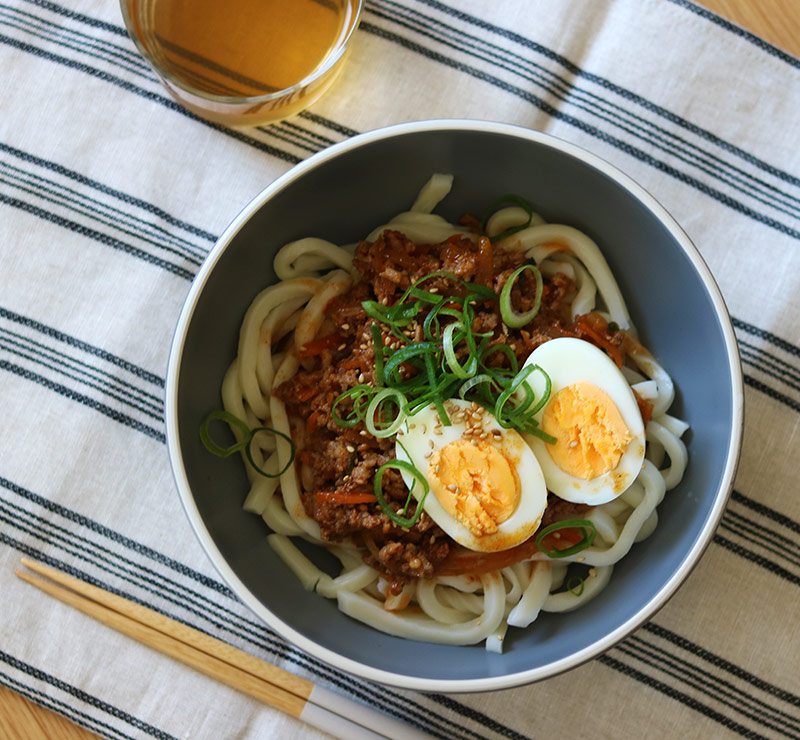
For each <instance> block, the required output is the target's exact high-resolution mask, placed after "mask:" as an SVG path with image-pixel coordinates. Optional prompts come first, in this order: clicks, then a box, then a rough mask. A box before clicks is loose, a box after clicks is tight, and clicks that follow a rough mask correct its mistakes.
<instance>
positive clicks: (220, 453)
mask: <svg viewBox="0 0 800 740" xmlns="http://www.w3.org/2000/svg"><path fill="white" fill-rule="evenodd" d="M217 420H219V421H224V422H227V423H228V424H230V425H231V426H232V427H234V428H235V429H237V430H238V431H239V433H240V434H241V435H242V439H240V440H239V441H238V442H237V443H236V444H233V445H231V446H230V447H220V446H219V445H218V444H217V443H216V442H214V440H213V439H211V435H210V434H209V432H208V427H209V425H210V424H211V422H212V421H217ZM259 432H269V433H270V434H274V435H276V436H278V437H282V438H283V439H285V440H286V441H287V442H288V443H289V446H290V448H291V454H290V455H289V462H287V463H286V465H284V466H283V467H282V468H281V469H280V471H279V472H277V473H274V474H273V473H267V472H266V471H264V470H262V469H261V468H260V467H259V466H258V465H256V463H255V460H254V459H253V451H252V449H251V448H252V445H253V439H254V438H255V436H256V435H257V434H259ZM200 441H201V442H202V443H203V445H204V446H205V448H206V449H207V450H208V451H209V452H211V453H212V454H214V455H216V456H217V457H228V456H230V455H232V454H233V453H234V452H238V451H239V450H244V454H245V455H246V456H247V461H248V462H249V463H250V465H252V467H253V470H255V471H256V472H257V473H260V474H261V475H263V476H264V477H265V478H279V477H280V476H281V475H283V474H284V473H285V472H286V471H287V470H288V469H289V466H290V465H291V464H292V463H293V462H294V456H295V451H296V448H295V446H294V442H292V440H291V438H290V437H288V436H287V435H285V434H284V433H283V432H279V431H278V430H277V429H273V428H272V427H256V428H255V429H250V427H248V426H247V424H246V423H245V422H244V421H242V420H241V419H240V418H239V417H238V416H234V415H233V414H231V413H229V412H227V411H212V412H211V413H210V414H209V415H208V416H206V418H205V419H204V420H203V423H202V424H201V425H200Z"/></svg>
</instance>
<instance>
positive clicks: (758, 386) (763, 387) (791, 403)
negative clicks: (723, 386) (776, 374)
mask: <svg viewBox="0 0 800 740" xmlns="http://www.w3.org/2000/svg"><path fill="white" fill-rule="evenodd" d="M744 384H745V385H747V386H749V387H750V388H753V389H754V390H757V391H760V392H761V393H763V394H764V395H766V396H769V397H770V398H771V399H772V400H773V401H778V402H779V403H782V404H783V405H784V406H788V407H789V408H790V409H792V410H793V411H800V402H798V401H796V400H794V399H793V398H789V396H787V395H786V394H785V393H781V392H780V391H776V390H775V389H774V388H771V387H770V386H768V385H767V384H766V383H764V382H762V381H760V380H756V379H755V378H753V377H751V376H750V375H745V376H744Z"/></svg>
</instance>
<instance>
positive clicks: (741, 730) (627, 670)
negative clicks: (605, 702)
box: [597, 651, 771, 740]
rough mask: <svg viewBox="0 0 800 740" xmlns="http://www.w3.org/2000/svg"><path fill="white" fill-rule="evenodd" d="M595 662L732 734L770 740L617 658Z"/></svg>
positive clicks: (603, 657) (601, 657) (606, 658)
mask: <svg viewBox="0 0 800 740" xmlns="http://www.w3.org/2000/svg"><path fill="white" fill-rule="evenodd" d="M623 652H624V651H623ZM597 660H598V661H599V662H600V663H602V664H603V665H605V666H608V667H609V668H613V669H614V670H615V671H618V672H619V673H622V674H623V675H624V676H627V677H628V678H633V679H635V680H636V681H638V682H639V683H642V684H644V685H645V686H648V687H649V688H651V689H654V690H655V691H658V692H660V693H662V694H664V695H665V696H667V697H669V698H670V699H675V700H676V701H678V702H680V703H681V704H683V705H684V706H687V707H689V708H690V709H693V710H695V711H696V712H698V713H700V714H702V715H703V716H705V717H707V718H708V719H712V720H714V721H715V722H718V723H719V724H720V725H722V726H723V727H725V728H727V729H728V730H731V731H732V732H735V733H737V734H738V735H741V736H742V737H746V738H748V739H749V740H771V739H770V738H769V737H767V736H766V735H761V734H760V733H757V732H754V731H753V730H751V729H750V728H748V727H745V726H744V725H742V724H740V723H738V722H735V721H734V720H732V719H730V718H729V717H726V716H725V715H724V714H722V713H720V712H719V711H717V710H715V709H712V708H711V707H709V706H707V705H705V704H703V703H702V702H700V701H699V700H697V699H696V698H694V697H693V696H689V695H688V694H687V693H685V692H683V691H679V690H678V689H676V688H674V687H672V686H670V685H669V684H667V683H664V682H663V681H659V680H657V679H654V678H652V677H651V676H648V675H647V674H646V673H643V672H642V671H641V670H637V669H635V668H632V667H631V666H629V665H627V664H625V663H623V662H622V661H621V660H620V659H619V658H616V657H612V656H610V655H609V654H605V655H601V656H600V657H599V658H597Z"/></svg>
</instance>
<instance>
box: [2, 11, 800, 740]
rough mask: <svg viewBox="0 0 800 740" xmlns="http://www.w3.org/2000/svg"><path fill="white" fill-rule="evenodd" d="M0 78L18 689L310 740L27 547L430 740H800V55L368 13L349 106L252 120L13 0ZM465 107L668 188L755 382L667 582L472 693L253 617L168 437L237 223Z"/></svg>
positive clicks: (643, 22) (566, 19)
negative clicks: (168, 381)
mask: <svg viewBox="0 0 800 740" xmlns="http://www.w3.org/2000/svg"><path fill="white" fill-rule="evenodd" d="M0 69H1V70H2V78H1V81H0V101H2V107H1V108H0V412H1V413H2V416H0V419H2V422H1V423H0V566H1V567H0V683H1V684H3V685H5V686H8V687H11V688H13V689H15V690H17V691H19V692H20V693H22V694H23V695H25V696H28V697H30V698H32V699H33V700H34V701H36V702H39V703H41V704H43V705H45V706H48V707H51V708H53V709H55V710H56V711H59V712H62V713H63V714H65V715H66V716H68V717H70V718H71V719H73V720H74V721H76V722H78V723H79V724H81V725H84V726H85V727H87V728H90V729H91V730H93V731H94V732H96V733H98V734H100V735H102V736H105V737H108V738H133V737H136V738H139V737H156V738H189V737H191V738H231V737H236V738H272V737H274V738H292V737H304V738H305V737H307V738H314V737H321V735H320V733H318V732H317V731H315V730H311V729H309V728H308V727H305V726H303V725H301V724H300V723H298V722H295V721H294V720H291V719H288V718H286V717H284V716H283V715H280V714H278V713H277V712H274V711H272V710H270V709H268V708H265V707H263V706H261V705H259V704H258V703H256V702H255V701H250V700H248V699H246V698H244V697H242V696H241V695H238V694H236V693H235V692H233V691H231V690H228V689H227V688H224V687H222V686H220V685H218V684H215V683H213V682H212V681H210V680H207V679H205V678H203V677H201V676H200V675H199V674H196V673H194V672H192V671H191V670H189V669H185V668H183V667H181V666H180V665H178V664H177V663H175V662H173V661H171V660H169V659H167V658H163V657H161V656H159V655H156V654H154V653H153V652H151V651H149V650H148V649H146V648H143V647H140V646H139V645H137V644H135V643H133V642H132V641H130V640H128V639H126V638H123V637H119V636H117V635H116V634H114V633H112V632H110V631H109V630H106V629H105V628H103V627H100V626H96V625H95V624H94V623H92V622H91V621H90V620H88V619H87V618H85V617H83V616H82V615H80V614H78V613H77V612H73V611H72V610H70V609H69V608H67V607H62V606H60V605H58V604H55V603H52V602H51V601H50V600H48V599H47V597H44V596H42V595H40V594H39V593H37V592H35V591H33V590H32V589H30V588H29V587H27V586H25V585H23V584H22V583H20V582H18V581H17V580H16V579H15V578H14V576H13V569H14V566H15V564H16V563H17V561H18V559H19V557H20V556H21V555H23V554H28V555H32V556H33V557H36V558H39V559H42V560H44V561H46V562H49V563H52V564H56V565H57V566H59V567H61V568H63V569H65V570H68V571H73V572H79V573H80V574H82V575H83V576H84V577H87V578H91V579H96V580H97V581H99V582H101V583H103V584H106V585H108V586H110V587H111V588H114V589H118V590H119V591H121V592H123V593H125V594H128V595H130V596H132V597H134V598H136V599H139V600H140V601H142V602H145V603H147V604H151V605H153V606H155V607H156V608H158V609H161V610H163V611H164V612H166V613H168V614H171V615H174V616H176V617H177V618H179V619H181V620H184V621H186V622H189V623H191V624H193V625H196V626H197V627H199V628H200V629H202V630H205V631H208V632H210V633H212V634H215V635H217V636H219V637H221V638H222V639H224V640H228V641H230V642H231V643H234V644H236V645H238V646H240V647H243V648H244V649H246V650H248V651H250V652H252V653H254V654H256V655H258V656H261V657H263V658H266V659H268V660H272V661H275V662H277V663H280V664H281V665H283V666H285V667H287V668H288V669H290V670H292V671H295V672H297V673H299V674H302V675H305V676H310V677H311V678H313V679H314V680H315V681H317V682H319V683H321V684H323V685H326V686H328V687H330V688H332V689H334V690H336V691H340V692H342V693H344V694H347V695H349V696H351V697H353V698H354V699H356V700H359V701H364V702H367V703H370V704H374V705H376V706H378V707H380V708H382V709H384V710H385V711H386V712H387V713H389V714H391V715H395V716H399V717H402V718H404V719H406V720H407V721H408V722H410V723H412V724H414V725H415V726H417V727H418V728H421V729H424V730H427V731H428V732H429V733H430V735H431V736H432V737H437V738H458V739H461V740H497V739H499V738H512V739H520V738H563V737H581V736H590V737H594V738H619V737H626V738H627V737H631V738H632V737H643V736H647V737H681V738H709V737H714V738H727V737H734V736H737V735H740V736H743V737H748V738H764V737H766V738H784V737H786V738H799V737H800V622H799V621H798V618H799V617H800V544H798V543H799V542H800V484H799V483H798V476H799V475H800V464H798V453H797V450H798V448H799V447H800V433H799V431H800V426H799V422H800V123H799V119H800V63H798V60H797V59H794V58H791V57H789V56H787V55H785V54H783V53H781V52H780V51H778V50H776V49H775V48H772V47H770V46H769V45H767V44H765V43H763V42H761V41H760V40H758V39H756V38H754V37H752V36H750V35H749V34H747V33H745V32H743V31H741V30H740V29H738V28H736V27H733V26H731V25H730V24H728V23H726V22H725V21H723V20H721V19H720V18H718V17H716V16H714V15H712V14H710V13H708V12H706V11H704V10H702V9H701V8H699V7H698V6H696V5H694V4H693V3H691V2H688V1H687V0H504V2H498V3H488V2H485V1H484V0H448V1H447V2H439V1H438V0H368V1H367V3H366V10H365V13H364V16H363V23H362V25H361V28H360V30H359V31H358V34H357V38H356V42H355V46H354V48H353V54H352V56H351V59H350V63H349V66H348V67H347V69H346V70H345V72H344V75H343V77H342V79H341V81H340V83H339V84H338V87H337V88H336V89H335V91H334V92H332V93H331V94H330V95H329V96H328V97H326V98H325V99H323V100H322V101H321V102H320V103H318V104H317V105H315V106H314V107H313V108H312V109H311V110H310V111H309V112H307V113H305V114H303V115H301V116H299V117H298V118H296V119H294V120H292V121H288V122H285V123H281V124H279V125H275V126H271V127H267V128H260V129H253V130H250V131H247V132H237V131H232V130H228V129H225V128H222V127H219V126H214V125H210V124H208V123H204V122H202V121H200V120H198V119H196V118H195V117H193V116H192V115H189V114H187V113H186V112H185V111H183V110H181V109H180V108H179V107H178V106H177V105H175V104H174V103H173V102H172V101H171V100H170V99H169V98H168V97H167V95H166V94H165V92H164V91H163V90H162V88H161V86H160V85H159V83H158V82H157V80H156V78H155V77H154V75H153V73H152V72H151V71H150V70H149V69H148V67H147V66H146V65H145V63H144V62H143V61H142V60H141V59H140V57H139V56H138V54H137V53H136V51H135V50H134V47H133V45H132V43H131V42H130V41H129V39H128V38H127V36H126V34H125V32H124V30H123V27H122V22H121V19H120V16H119V11H118V8H117V5H116V3H115V2H112V0H72V2H70V3H63V4H58V3H55V2H49V1H47V0H6V2H2V3H0ZM446 117H463V118H482V119H486V118H489V119H495V120H501V121H505V122H509V123H515V124H520V125H523V126H527V127H530V128H534V129H539V130H543V131H547V132H549V133H552V134H554V135H556V136H559V137H562V138H564V139H567V140H569V141H571V142H574V143H576V144H579V145H581V146H584V147H586V148H588V149H590V150H592V151H593V152H595V153H597V154H599V155H600V156H602V157H604V158H606V159H607V160H609V161H611V162H612V163H614V164H615V165H617V166H618V167H619V168H621V169H622V170H623V171H625V172H626V173H628V174H629V175H631V176H632V177H633V178H634V179H636V180H637V181H638V182H639V183H640V184H642V185H643V186H644V187H645V188H647V189H648V190H650V192H652V193H653V194H654V195H655V196H656V197H657V198H658V199H659V200H660V201H661V202H662V203H663V204H664V205H665V206H666V207H667V208H668V209H669V210H670V211H671V212H672V213H673V214H674V215H675V217H676V218H677V219H678V221H679V222H681V223H682V225H683V226H684V227H685V228H686V230H687V231H688V232H689V235H690V236H691V237H692V239H693V240H694V241H695V243H696V244H697V246H698V248H699V249H700V251H701V252H702V254H703V256H704V257H705V259H706V260H707V261H708V263H709V265H710V267H711V269H712V271H713V272H714V274H715V276H716V277H717V279H718V281H719V283H720V286H721V288H722V291H723V294H724V295H725V298H726V300H727V302H728V305H729V307H730V310H731V313H732V315H733V320H734V323H735V328H736V332H737V337H738V340H739V344H740V350H741V356H742V361H743V363H744V371H745V380H746V384H747V386H746V404H747V413H746V416H747V426H746V432H745V440H744V454H743V458H742V462H741V467H740V471H739V475H738V478H737V480H736V484H735V490H734V492H733V496H732V498H731V501H730V505H729V507H728V508H727V511H726V512H725V515H724V518H723V520H722V523H721V526H720V528H719V530H718V532H717V533H716V535H715V537H714V540H713V544H712V545H711V546H710V548H709V550H708V551H707V553H706V554H705V556H704V557H703V559H702V561H701V562H700V564H699V566H698V567H697V569H696V570H695V571H694V572H693V574H692V575H691V577H690V578H689V579H688V581H687V582H686V584H685V585H684V586H683V587H682V588H681V589H680V591H679V592H678V594H677V595H676V596H675V597H674V598H673V599H672V600H671V601H670V602H669V603H668V605H667V606H666V607H665V608H664V609H663V610H662V611H660V612H659V613H658V614H657V615H656V616H655V617H654V618H653V620H652V621H651V622H649V623H648V624H646V625H645V626H644V627H642V628H641V629H640V630H639V631H638V632H636V633H635V634H634V635H632V636H631V637H629V638H628V639H627V640H625V641H624V642H623V643H622V644H620V645H618V646H617V647H615V648H613V649H612V650H610V651H609V652H608V653H607V654H605V655H603V656H602V657H600V658H598V659H596V660H594V661H592V662H591V663H589V664H587V665H584V666H582V667H581V668H579V669H576V670H574V671H571V672H569V673H567V674H565V675H562V676H559V677H557V678H554V679H552V680H548V681H545V682H542V683H538V684H535V685H531V686H526V687H523V688H518V689H514V690H508V691H503V692H497V693H492V694H474V695H466V696H445V695H422V694H417V693H414V692H410V691H396V690H392V689H388V688H383V687H378V686H375V685H371V684H369V683H367V682H365V681H362V680H358V679H355V678H352V677H350V676H347V675H344V674H342V673H340V672H337V671H335V670H332V669H330V668H328V667H327V666H324V665H321V664H320V663H319V662H317V661H316V660H313V659H311V658H309V657H308V656H306V655H304V654H302V653H300V652H299V651H297V650H296V649H293V648H292V647H291V646H289V645H287V644H286V643H285V642H283V641H282V640H281V639H279V638H278V637H277V636H276V635H275V634H273V633H272V632H271V631H270V630H268V629H266V628H265V627H264V626H263V625H262V624H260V623H259V621H258V620H257V619H255V618H254V617H253V615H252V614H250V613H249V612H248V611H247V610H246V609H245V608H244V607H243V606H241V605H240V604H239V603H238V602H237V600H236V599H235V598H234V597H233V596H232V594H231V592H230V591H229V590H228V588H227V587H226V586H225V585H223V583H221V582H220V579H219V577H218V576H217V575H216V573H215V571H214V570H213V569H212V567H211V566H210V564H209V562H208V560H207V558H206V556H205V555H204V553H203V552H202V550H201V549H200V547H199V545H198V544H197V543H196V541H195V538H194V535H193V534H192V532H191V530H190V527H189V524H188V522H187V520H186V518H185V515H184V513H183V511H182V509H181V506H180V503H179V501H178V496H177V494H176V493H175V490H174V486H173V481H172V478H171V473H170V470H169V466H168V462H167V455H166V450H165V445H164V424H163V391H164V375H165V366H166V360H167V352H168V348H169V345H170V340H171V336H172V331H173V327H174V324H175V321H176V319H177V316H178V312H179V310H180V307H181V303H182V301H183V299H184V296H185V295H186V292H187V290H188V288H189V284H190V281H191V279H192V276H193V275H194V274H195V272H196V270H197V268H198V266H199V265H200V263H201V262H202V260H203V258H204V257H205V255H206V254H207V252H208V251H209V249H210V248H211V246H212V244H213V243H214V239H215V237H216V235H218V234H219V233H220V232H221V231H222V229H223V228H224V227H225V225H226V224H227V223H228V221H229V220H230V219H232V217H233V216H234V215H235V214H236V213H237V212H238V210H239V209H240V208H241V207H242V205H243V204H245V203H246V202H247V201H248V200H249V199H250V198H251V197H253V196H254V195H255V194H256V193H257V192H258V191H259V190H261V189H262V188H263V187H264V186H266V185H267V184H268V183H269V182H271V181H272V180H273V179H274V178H275V177H276V176H278V175H280V174H281V173H282V172H284V171H286V170H287V169H288V168H289V167H291V166H292V165H293V164H294V163H296V162H299V161H300V160H302V159H303V158H304V157H307V156H308V155H309V154H311V153H313V152H315V151H318V150H320V149H322V148H324V147H326V146H328V145H330V144H331V143H333V142H336V141H340V140H342V139H345V138H347V137H349V136H352V135H353V134H355V133H356V132H362V131H367V130H370V129H374V128H377V127H380V126H383V125H386V124H390V123H395V122H399V121H405V120H412V119H428V118H446ZM678 299H679V297H678V296H676V300H678ZM686 329H687V331H691V327H686ZM701 364H702V359H701V358H698V372H699V371H700V370H701Z"/></svg>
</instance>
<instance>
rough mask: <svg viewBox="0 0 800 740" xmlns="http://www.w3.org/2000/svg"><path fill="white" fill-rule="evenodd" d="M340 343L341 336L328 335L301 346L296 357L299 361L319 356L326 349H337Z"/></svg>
mask: <svg viewBox="0 0 800 740" xmlns="http://www.w3.org/2000/svg"><path fill="white" fill-rule="evenodd" d="M341 343H342V336H341V335H340V334H328V336H326V337H317V338H316V339H312V340H311V341H310V342H306V343H305V344H304V345H302V346H301V347H300V349H299V350H298V351H297V356H298V357H299V358H300V359H301V360H307V359H308V358H309V357H316V356H317V355H321V354H322V353H323V352H324V351H325V350H326V349H333V348H334V347H338V346H339V345H340V344H341Z"/></svg>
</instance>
